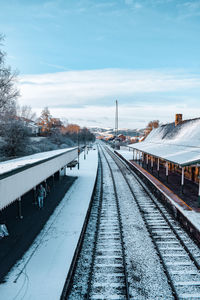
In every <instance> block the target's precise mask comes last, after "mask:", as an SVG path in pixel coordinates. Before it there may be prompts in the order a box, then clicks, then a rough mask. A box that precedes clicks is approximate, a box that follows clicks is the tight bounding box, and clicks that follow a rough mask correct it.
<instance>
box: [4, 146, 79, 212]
mask: <svg viewBox="0 0 200 300" xmlns="http://www.w3.org/2000/svg"><path fill="white" fill-rule="evenodd" d="M77 156H78V150H77V148H76V149H73V150H70V151H69V152H65V153H64V154H62V155H60V156H58V157H55V158H52V159H50V160H48V161H46V162H41V163H40V164H38V165H36V166H33V167H30V168H28V169H26V170H23V171H21V172H18V173H16V174H14V175H11V176H9V177H6V178H4V179H1V180H0V210H2V209H3V208H5V207H6V206H8V205H9V204H11V203H12V202H13V201H15V200H16V199H18V198H19V197H21V196H22V195H24V194H25V193H27V192H28V191H30V190H31V189H33V188H34V187H35V186H36V185H38V184H39V183H40V182H42V181H44V180H45V179H46V178H48V177H49V176H51V175H53V174H54V173H55V172H57V171H59V170H60V169H61V168H63V167H65V166H66V165H67V164H68V163H69V162H71V161H73V160H74V159H75V158H76V157H77Z"/></svg>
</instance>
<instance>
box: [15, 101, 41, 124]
mask: <svg viewBox="0 0 200 300" xmlns="http://www.w3.org/2000/svg"><path fill="white" fill-rule="evenodd" d="M17 116H18V117H20V118H24V119H27V120H33V121H34V120H35V119H36V113H35V112H33V111H32V108H31V106H30V105H23V106H20V105H17Z"/></svg>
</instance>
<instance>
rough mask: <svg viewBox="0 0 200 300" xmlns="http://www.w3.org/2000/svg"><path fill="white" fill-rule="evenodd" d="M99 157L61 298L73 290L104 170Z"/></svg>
mask: <svg viewBox="0 0 200 300" xmlns="http://www.w3.org/2000/svg"><path fill="white" fill-rule="evenodd" d="M98 159H99V161H98V171H97V175H96V179H95V184H94V188H93V192H92V196H91V200H90V203H89V207H88V210H87V214H86V217H85V221H84V224H83V227H82V230H81V234H80V237H79V240H78V244H77V246H76V250H75V253H74V256H73V259H72V262H71V265H70V268H69V271H68V274H67V278H66V281H65V284H64V287H63V291H62V294H61V297H60V300H66V299H68V295H69V293H70V291H71V287H72V284H73V276H74V272H75V269H76V266H77V262H78V259H79V256H80V252H81V249H82V246H83V240H84V235H85V232H86V228H87V225H88V222H89V218H90V213H91V208H92V205H93V198H94V194H95V191H96V187H97V182H98V176H99V173H100V172H101V170H102V163H101V158H100V156H99V155H98ZM101 182H102V178H101ZM100 197H101V196H100Z"/></svg>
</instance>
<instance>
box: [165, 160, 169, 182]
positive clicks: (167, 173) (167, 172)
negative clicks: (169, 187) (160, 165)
mask: <svg viewBox="0 0 200 300" xmlns="http://www.w3.org/2000/svg"><path fill="white" fill-rule="evenodd" d="M168 175H169V171H168V162H167V161H166V180H167V182H168Z"/></svg>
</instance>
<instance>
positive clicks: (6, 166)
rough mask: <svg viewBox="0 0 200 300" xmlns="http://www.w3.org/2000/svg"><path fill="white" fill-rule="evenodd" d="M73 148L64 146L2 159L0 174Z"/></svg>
mask: <svg viewBox="0 0 200 300" xmlns="http://www.w3.org/2000/svg"><path fill="white" fill-rule="evenodd" d="M72 149H74V147H73V148H65V149H59V150H53V151H46V152H41V153H36V154H33V155H28V156H23V157H20V158H15V159H11V160H8V161H4V162H1V163H0V174H3V173H6V172H10V171H12V170H15V169H18V168H20V167H23V166H26V165H29V164H33V163H36V162H39V161H41V160H44V159H48V158H51V157H53V156H56V155H59V154H62V153H65V152H67V151H70V150H72Z"/></svg>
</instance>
